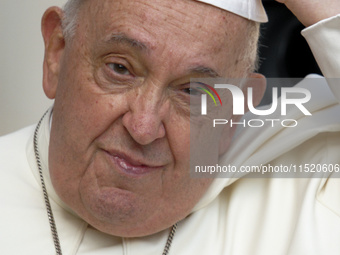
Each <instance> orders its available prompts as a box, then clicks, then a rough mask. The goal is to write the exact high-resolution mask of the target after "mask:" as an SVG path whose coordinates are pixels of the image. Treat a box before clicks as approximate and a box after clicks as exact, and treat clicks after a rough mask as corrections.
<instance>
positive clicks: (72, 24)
mask: <svg viewBox="0 0 340 255" xmlns="http://www.w3.org/2000/svg"><path fill="white" fill-rule="evenodd" d="M85 1H86V0H68V1H67V2H66V4H65V5H64V7H63V12H64V16H63V20H62V28H63V34H64V37H65V39H66V40H68V39H71V38H72V37H73V36H74V34H75V31H76V27H77V18H78V13H79V10H80V7H81V5H82V4H83V2H85Z"/></svg>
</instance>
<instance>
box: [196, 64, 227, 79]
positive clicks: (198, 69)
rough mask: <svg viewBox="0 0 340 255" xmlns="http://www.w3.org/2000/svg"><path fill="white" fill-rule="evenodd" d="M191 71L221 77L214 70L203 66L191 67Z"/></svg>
mask: <svg viewBox="0 0 340 255" xmlns="http://www.w3.org/2000/svg"><path fill="white" fill-rule="evenodd" d="M190 72H191V73H198V74H204V75H207V76H209V77H212V78H219V77H221V76H220V75H219V74H218V73H217V72H216V71H215V70H213V69H211V68H209V67H205V66H197V67H194V68H192V69H190Z"/></svg>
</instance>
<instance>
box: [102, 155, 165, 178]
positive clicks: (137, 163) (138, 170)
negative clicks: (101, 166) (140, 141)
mask: <svg viewBox="0 0 340 255" xmlns="http://www.w3.org/2000/svg"><path fill="white" fill-rule="evenodd" d="M105 152H106V153H107V155H108V156H109V158H110V160H111V162H113V163H114V164H115V165H116V167H117V169H118V170H119V171H120V172H123V173H124V174H128V175H144V174H148V173H151V172H153V171H157V170H161V169H163V168H164V165H156V164H153V163H148V162H143V161H141V160H136V159H134V158H133V157H130V156H127V155H126V154H124V153H119V152H109V151H105Z"/></svg>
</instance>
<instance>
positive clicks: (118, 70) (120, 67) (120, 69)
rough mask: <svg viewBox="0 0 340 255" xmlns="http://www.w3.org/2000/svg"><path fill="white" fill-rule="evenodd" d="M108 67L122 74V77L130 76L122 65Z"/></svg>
mask: <svg viewBox="0 0 340 255" xmlns="http://www.w3.org/2000/svg"><path fill="white" fill-rule="evenodd" d="M108 67H109V68H111V69H112V70H113V71H114V72H116V73H118V74H120V75H129V74H130V72H129V70H128V69H127V68H126V67H125V66H123V65H121V64H115V63H109V64H108Z"/></svg>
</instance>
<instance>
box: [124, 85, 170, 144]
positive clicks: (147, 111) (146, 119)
mask: <svg viewBox="0 0 340 255" xmlns="http://www.w3.org/2000/svg"><path fill="white" fill-rule="evenodd" d="M128 100H129V110H128V112H126V113H125V114H124V116H123V119H122V121H123V125H124V127H125V128H126V129H127V130H128V132H129V133H130V135H131V136H132V137H133V139H134V140H135V141H136V142H137V143H139V144H141V145H147V144H150V143H152V142H153V141H155V140H157V139H159V138H162V137H164V136H165V133H166V129H165V126H164V122H165V119H166V115H167V114H169V102H168V100H165V99H164V98H162V92H161V91H160V90H158V91H157V90H152V89H145V90H142V89H140V90H139V91H138V93H137V95H136V94H135V95H134V96H131V97H129V99H128Z"/></svg>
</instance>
